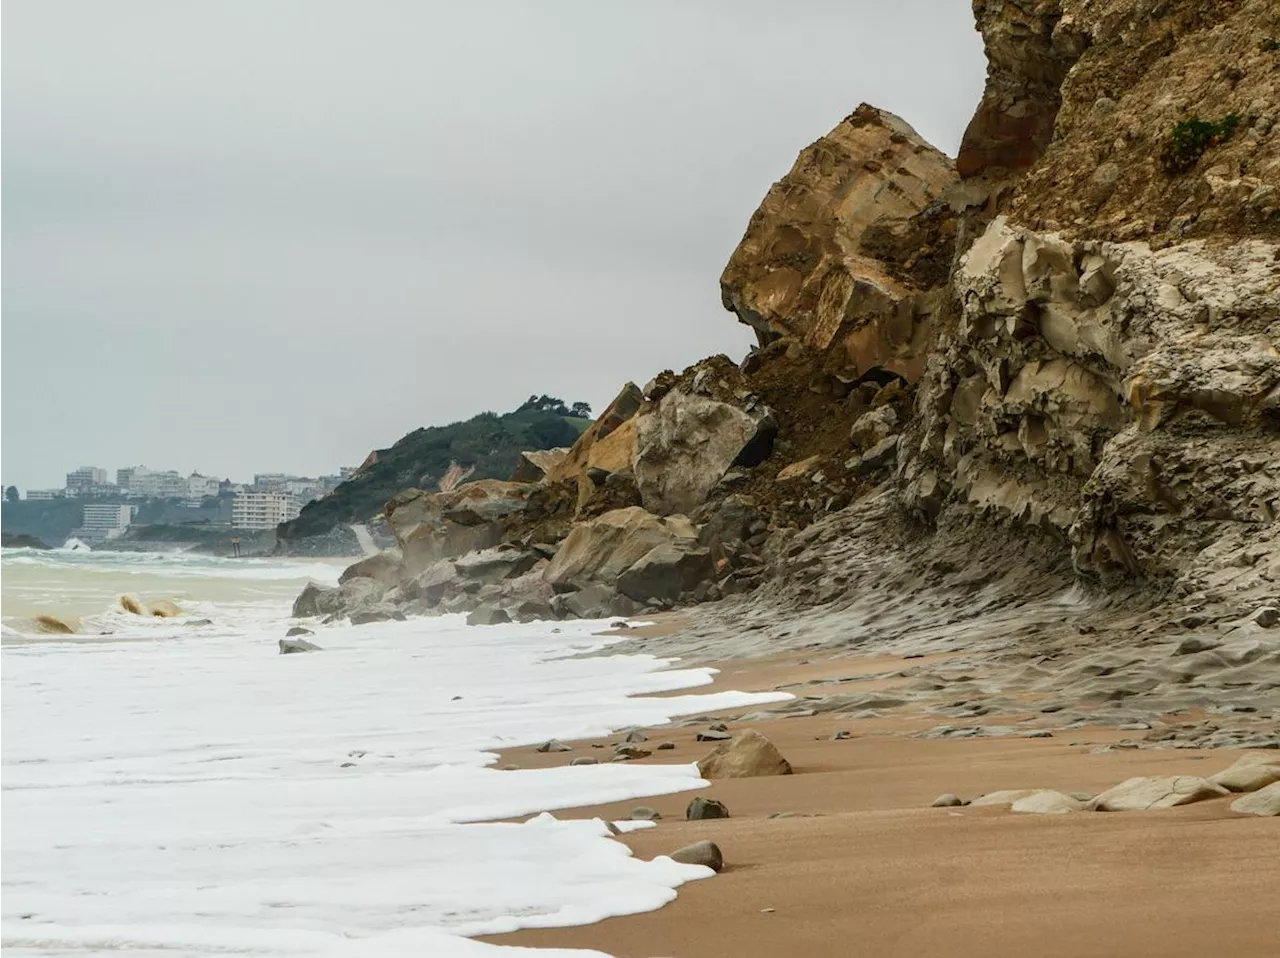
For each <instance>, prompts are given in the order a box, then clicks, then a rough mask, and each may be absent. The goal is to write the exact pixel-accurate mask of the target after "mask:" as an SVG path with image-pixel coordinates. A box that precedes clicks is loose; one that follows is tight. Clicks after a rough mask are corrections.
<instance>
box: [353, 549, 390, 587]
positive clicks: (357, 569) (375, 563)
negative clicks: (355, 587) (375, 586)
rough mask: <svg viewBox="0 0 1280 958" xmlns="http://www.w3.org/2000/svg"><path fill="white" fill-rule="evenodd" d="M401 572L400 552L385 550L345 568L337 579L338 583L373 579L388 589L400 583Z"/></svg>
mask: <svg viewBox="0 0 1280 958" xmlns="http://www.w3.org/2000/svg"><path fill="white" fill-rule="evenodd" d="M403 572H404V563H403V562H402V561H401V558H400V550H399V549H387V550H385V551H383V552H379V553H377V554H376V555H371V556H368V557H366V558H364V559H361V560H360V561H359V562H354V563H352V564H351V565H349V566H347V567H346V569H344V570H343V572H342V575H341V576H339V577H338V582H339V583H343V582H348V581H350V580H351V579H374V580H376V581H378V582H381V583H383V584H384V585H386V586H388V587H390V586H393V585H395V584H396V583H398V582H399V581H400V576H401V573H403Z"/></svg>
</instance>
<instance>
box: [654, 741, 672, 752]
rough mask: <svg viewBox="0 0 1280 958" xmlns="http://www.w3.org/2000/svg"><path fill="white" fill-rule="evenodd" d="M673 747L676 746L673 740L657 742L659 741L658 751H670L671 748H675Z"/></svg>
mask: <svg viewBox="0 0 1280 958" xmlns="http://www.w3.org/2000/svg"><path fill="white" fill-rule="evenodd" d="M675 747H676V743H675V742H659V743H658V751H659V752H666V751H670V750H671V749H673V748H675Z"/></svg>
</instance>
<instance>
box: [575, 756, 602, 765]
mask: <svg viewBox="0 0 1280 958" xmlns="http://www.w3.org/2000/svg"><path fill="white" fill-rule="evenodd" d="M569 764H570V765H599V764H600V760H599V759H598V758H596V757H595V756H594V755H579V756H578V757H577V758H575V759H573V760H572V761H571V762H569Z"/></svg>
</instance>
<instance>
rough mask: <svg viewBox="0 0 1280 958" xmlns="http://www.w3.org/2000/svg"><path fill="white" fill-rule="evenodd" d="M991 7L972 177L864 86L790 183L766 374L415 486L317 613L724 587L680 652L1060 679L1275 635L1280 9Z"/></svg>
mask: <svg viewBox="0 0 1280 958" xmlns="http://www.w3.org/2000/svg"><path fill="white" fill-rule="evenodd" d="M974 14H975V20H976V22H977V25H978V28H979V29H980V30H981V32H982V34H983V38H984V42H985V46H986V50H987V56H988V76H987V86H986V90H985V93H984V95H983V98H982V100H981V102H980V103H979V104H978V105H977V108H976V110H975V113H974V116H973V118H972V120H971V122H970V124H969V127H968V130H967V132H966V134H965V137H964V140H963V143H962V146H961V149H960V154H959V156H958V158H957V159H956V161H955V162H952V161H951V160H950V159H948V158H947V157H945V156H943V155H942V154H941V153H940V152H939V151H937V150H936V149H934V148H933V147H932V146H930V145H929V144H928V143H925V142H924V141H923V140H921V138H920V137H919V136H918V135H917V134H916V133H915V132H914V131H913V130H912V129H911V127H910V126H909V125H908V124H907V123H906V122H905V121H904V120H902V119H901V118H899V117H896V116H893V115H892V114H888V113H886V112H884V111H881V110H878V109H876V108H874V107H871V106H868V105H865V104H864V105H862V106H860V107H858V108H857V109H856V110H855V111H854V112H853V113H852V114H850V115H849V116H848V117H846V118H845V119H844V120H843V121H841V123H840V124H838V125H837V126H836V127H835V128H834V129H833V130H832V131H831V132H829V133H828V134H827V135H826V136H824V137H822V138H820V139H819V140H817V141H816V142H814V143H813V144H811V145H810V146H808V147H807V148H805V149H804V150H803V151H802V152H801V154H800V156H799V158H798V159H797V161H796V163H795V164H794V166H793V167H792V168H791V170H790V171H788V172H787V173H786V174H785V175H784V176H783V177H782V178H781V179H780V180H779V181H778V182H777V183H775V184H774V185H773V186H772V187H771V188H770V189H769V190H768V192H767V194H766V195H765V197H764V200H763V202H762V203H761V205H760V207H759V209H758V210H757V211H756V212H755V214H754V215H753V216H752V217H751V219H750V221H749V223H748V224H747V228H746V231H745V234H744V236H743V239H742V241H741V243H740V244H739V245H738V247H737V249H736V250H734V251H733V253H732V255H731V256H730V258H729V261H728V264H727V266H726V268H725V270H724V272H723V275H722V276H721V280H720V285H721V294H722V300H723V302H724V305H725V307H726V308H727V309H728V310H730V311H731V312H733V313H734V314H735V315H736V316H737V318H738V319H739V320H740V321H741V322H744V323H746V324H748V325H749V326H751V327H752V328H753V329H754V330H755V332H756V334H757V338H758V342H759V347H758V348H757V349H755V350H753V351H752V353H751V354H750V355H749V356H748V357H747V358H746V359H745V360H744V361H743V362H742V363H740V364H737V365H735V364H734V363H733V362H731V361H730V360H728V359H727V358H726V357H712V358H710V359H708V360H705V361H703V362H701V363H698V364H696V365H695V366H693V367H690V368H689V369H687V370H684V371H683V372H681V373H678V374H677V373H674V372H672V371H664V372H662V373H659V374H658V375H657V376H656V377H655V378H654V379H653V380H652V381H651V382H649V383H648V384H646V385H645V386H644V387H643V388H639V387H637V386H635V385H633V384H628V385H627V386H626V387H625V388H624V389H623V390H622V391H621V392H620V393H619V395H618V398H617V399H616V400H615V401H614V403H613V404H612V405H611V406H610V408H609V409H608V410H606V412H605V414H604V415H602V416H601V417H600V418H599V419H598V420H597V421H596V422H595V423H594V424H593V425H592V426H591V427H590V428H589V429H587V430H586V432H584V433H583V434H582V436H581V437H580V438H579V439H578V440H577V442H575V443H574V445H573V447H572V448H571V449H570V450H569V452H568V453H567V454H566V455H565V456H564V457H563V458H560V459H558V460H557V461H554V462H548V463H546V464H545V465H544V466H539V465H537V464H536V463H534V462H532V460H530V462H529V467H528V468H527V469H525V470H524V471H521V472H520V473H518V474H516V475H514V476H513V477H512V478H513V479H515V480H517V481H508V482H494V481H489V482H485V483H469V484H466V485H463V486H461V487H459V488H458V489H456V490H452V491H447V492H435V491H431V490H429V489H426V488H412V489H408V490H405V491H402V492H399V493H398V494H397V495H396V496H394V497H393V498H391V499H390V501H389V502H388V503H387V506H386V509H385V516H386V519H387V522H388V525H389V527H390V529H391V531H392V532H393V534H394V535H395V537H396V539H397V544H398V547H399V550H398V552H397V553H395V554H388V555H387V556H384V557H378V558H377V560H376V562H375V561H373V560H369V561H368V562H366V563H361V564H358V565H357V566H353V567H352V569H351V570H348V571H349V575H348V578H347V581H346V582H345V583H344V585H343V589H344V590H346V591H345V592H343V593H341V594H336V593H335V594H333V595H311V596H310V597H309V598H308V597H304V598H306V599H307V601H306V602H302V600H300V602H302V605H301V606H300V610H301V611H307V612H323V613H326V614H330V615H343V614H350V612H351V610H353V609H355V610H357V611H358V614H361V615H366V616H370V615H371V616H379V615H381V616H386V615H390V614H393V613H396V614H398V613H399V612H401V611H409V612H421V613H432V612H440V611H469V612H470V613H471V615H472V616H473V619H472V620H473V621H476V622H498V621H505V620H506V619H507V618H537V617H547V616H555V617H561V616H593V615H606V614H607V615H616V614H630V613H632V612H636V611H646V610H655V609H665V608H670V607H672V606H677V605H687V604H692V603H702V602H713V603H716V604H715V605H713V606H712V607H711V611H709V612H708V613H707V615H706V616H705V617H704V618H703V619H702V621H703V622H704V625H703V626H702V627H700V628H699V629H698V630H697V633H696V635H697V637H698V641H697V642H695V643H694V644H693V645H692V646H690V641H691V640H690V639H689V637H688V636H685V637H684V638H683V639H682V641H683V642H684V645H682V646H681V647H680V651H681V652H684V653H687V652H688V651H689V650H690V648H691V647H692V648H693V649H694V650H696V651H698V652H701V653H704V654H707V655H715V654H717V653H719V652H723V651H724V648H723V647H722V646H718V645H717V644H716V643H717V642H718V641H720V640H719V639H718V638H717V636H726V635H732V636H734V637H735V641H737V642H738V645H736V646H734V648H735V649H736V650H737V651H738V652H739V653H740V651H741V636H742V635H743V632H744V630H748V631H751V632H752V634H753V635H756V636H758V639H757V640H756V641H757V642H758V647H759V650H760V651H762V652H767V651H770V650H771V649H777V648H780V647H786V646H788V645H795V644H796V643H797V642H799V641H800V639H799V638H797V637H798V636H799V637H803V641H804V644H806V645H823V644H830V645H841V646H844V645H849V644H856V643H859V642H863V641H870V640H871V639H872V638H874V639H875V640H876V641H877V642H878V643H879V644H880V645H881V646H882V647H890V646H891V645H892V643H894V642H895V641H898V640H900V639H901V640H904V641H905V637H908V636H910V637H912V641H915V642H916V643H917V644H918V643H919V642H939V643H954V642H956V641H957V640H958V637H963V641H964V643H965V647H966V648H976V647H978V646H984V645H985V646H994V647H999V648H1002V649H1006V650H1008V651H1007V652H1006V655H1007V656H1009V657H1011V658H1013V659H1015V660H1025V659H1028V658H1032V657H1036V656H1039V657H1041V658H1042V659H1046V660H1047V659H1055V660H1059V661H1060V662H1062V663H1065V662H1067V661H1070V660H1072V659H1075V658H1078V657H1079V656H1080V655H1082V654H1084V653H1085V652H1086V651H1087V650H1088V649H1089V648H1097V647H1104V648H1128V649H1133V648H1136V645H1135V638H1134V637H1135V636H1138V635H1140V636H1141V637H1142V642H1143V643H1147V642H1150V641H1152V640H1154V639H1156V638H1159V640H1160V642H1161V643H1163V642H1165V641H1168V642H1170V643H1173V644H1175V645H1176V644H1178V642H1180V641H1181V639H1182V638H1187V637H1194V636H1192V635H1191V633H1192V631H1194V630H1201V631H1203V630H1205V629H1215V630H1217V631H1218V632H1219V633H1221V634H1223V635H1225V636H1228V637H1235V638H1238V639H1240V641H1242V642H1243V641H1245V640H1246V639H1247V638H1248V637H1250V636H1254V635H1259V634H1262V633H1263V632H1265V630H1266V629H1268V628H1270V627H1271V626H1273V625H1274V624H1276V623H1277V622H1280V614H1276V615H1272V614H1270V612H1268V610H1269V609H1271V608H1272V606H1274V605H1275V604H1276V594H1277V593H1276V590H1277V584H1276V583H1277V582H1280V536H1278V535H1277V530H1278V529H1280V526H1278V525H1277V522H1276V517H1277V515H1278V514H1280V243H1278V241H1280V130H1277V129H1276V122H1277V120H1278V119H1280V117H1277V115H1276V106H1275V104H1276V103H1277V102H1280V97H1278V96H1277V94H1278V93H1280V89H1278V87H1277V83H1278V77H1280V51H1278V49H1277V46H1278V45H1277V43H1276V42H1275V41H1276V38H1280V8H1278V7H1276V5H1275V4H1274V3H1265V2H1240V3H1227V2H1219V3H1213V2H1209V3H1203V2H1191V0H1181V2H1179V0H1162V2H1154V0H1152V2H1148V0H1118V2H1105V3H1104V2H1094V0H1040V2H1030V3H1025V4H1020V5H1013V4H1008V3H1002V2H994V0H978V2H976V3H975V4H974ZM717 600H723V601H719V602H717ZM1086 637H1087V638H1086ZM1015 639H1016V640H1017V642H1016V645H1012V644H1011V643H1014V640H1015ZM1197 641H1204V642H1208V641H1211V640H1209V639H1203V638H1202V639H1198V640H1197ZM1212 641H1218V640H1216V639H1214V640H1212ZM1250 641H1252V640H1250ZM699 643H701V644H699ZM655 644H656V643H655ZM1161 654H1164V653H1161ZM1233 654H1234V653H1233ZM1276 655H1280V651H1277V650H1276V649H1275V648H1274V647H1273V645H1267V644H1266V643H1262V644H1255V645H1251V646H1250V647H1249V649H1248V650H1243V651H1241V652H1240V656H1239V660H1238V661H1237V660H1236V659H1231V660H1228V659H1222V660H1221V661H1218V660H1217V659H1214V661H1213V662H1208V660H1205V662H1199V663H1198V664H1197V665H1196V666H1195V669H1192V670H1191V671H1188V672H1186V674H1185V675H1184V674H1183V673H1182V672H1179V673H1178V675H1179V676H1180V677H1178V678H1176V679H1173V680H1172V681H1175V682H1178V683H1183V682H1186V681H1188V677H1190V676H1192V675H1193V674H1194V675H1195V677H1196V678H1197V684H1196V688H1197V689H1208V690H1215V689H1216V691H1212V692H1209V691H1205V692H1203V693H1197V695H1201V697H1202V698H1203V696H1205V695H1209V696H1213V695H1225V694H1228V692H1227V691H1226V690H1229V689H1232V688H1237V689H1239V688H1254V687H1255V686H1256V689H1255V690H1257V689H1262V688H1265V687H1267V686H1266V683H1267V682H1270V681H1273V678H1274V677H1273V676H1272V677H1270V678H1268V677H1266V676H1261V677H1259V676H1260V673H1257V672H1256V671H1255V672H1254V673H1251V675H1250V676H1248V677H1245V676H1244V675H1243V673H1240V674H1235V673H1234V672H1232V669H1230V668H1227V666H1228V665H1229V664H1230V663H1232V662H1234V663H1235V666H1233V668H1234V667H1236V666H1242V664H1243V663H1253V665H1251V666H1250V667H1251V668H1254V669H1255V670H1256V669H1261V668H1262V667H1263V666H1264V665H1265V663H1266V662H1270V661H1272V660H1274V659H1275V657H1276ZM1259 656H1262V657H1263V658H1259ZM1266 657H1270V658H1266ZM1135 661H1138V660H1135ZM1206 663H1207V664H1206ZM1081 667H1082V668H1084V667H1085V666H1083V665H1082V666H1081ZM1142 667H1143V668H1148V666H1146V665H1144V666H1142ZM1168 669H1169V667H1168V666H1167V665H1166V664H1159V663H1157V664H1152V665H1150V666H1149V670H1150V671H1149V675H1151V676H1158V678H1151V679H1150V683H1151V684H1149V685H1146V686H1142V683H1144V682H1147V679H1145V678H1144V679H1141V680H1133V681H1135V682H1136V683H1137V684H1136V685H1135V686H1134V688H1129V687H1128V686H1126V688H1125V689H1124V690H1123V694H1124V695H1145V694H1146V692H1145V691H1144V690H1143V689H1152V688H1157V687H1162V686H1161V683H1165V682H1167V681H1170V679H1169V674H1170V673H1169V671H1168ZM1196 669H1199V670H1200V672H1203V671H1206V670H1208V671H1213V670H1218V669H1225V671H1222V672H1221V673H1218V672H1214V675H1213V676H1211V677H1208V678H1206V677H1205V676H1204V675H1201V674H1200V672H1197V671H1195V670H1196ZM1229 673H1230V674H1229ZM1233 676H1234V677H1233ZM1219 679H1220V680H1221V682H1219ZM1125 681H1130V679H1129V678H1126V680H1125ZM1232 682H1235V683H1236V685H1232V684H1231V683H1232ZM1139 686H1142V688H1139ZM1135 689H1138V691H1135ZM1090 694H1093V693H1092V692H1091V693H1090ZM1099 694H1101V693H1099ZM1117 694H1120V693H1119V692H1117ZM1231 694H1234V693H1231ZM1151 695H1152V696H1154V695H1155V693H1151ZM1193 697H1194V696H1193ZM1184 698H1185V697H1184ZM1171 701H1172V699H1161V700H1160V702H1156V700H1155V698H1152V700H1151V704H1152V706H1153V707H1155V706H1156V705H1162V706H1163V705H1169V703H1170V702H1171ZM1179 701H1180V702H1181V701H1182V700H1181V699H1179ZM1187 701H1190V699H1187ZM1196 701H1197V702H1199V703H1200V704H1205V702H1208V701H1210V699H1203V701H1202V700H1201V699H1196ZM1179 707H1182V706H1179Z"/></svg>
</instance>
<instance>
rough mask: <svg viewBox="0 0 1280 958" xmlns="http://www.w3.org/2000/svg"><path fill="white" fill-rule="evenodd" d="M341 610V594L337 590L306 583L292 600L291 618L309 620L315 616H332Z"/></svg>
mask: <svg viewBox="0 0 1280 958" xmlns="http://www.w3.org/2000/svg"><path fill="white" fill-rule="evenodd" d="M341 608H342V594H341V593H340V592H339V591H338V590H337V589H328V588H325V587H324V586H322V585H317V584H316V583H314V582H308V583H307V584H306V585H305V586H303V587H302V591H301V592H300V593H298V597H297V598H296V599H294V600H293V617H294V618H295V619H309V618H311V617H313V616H317V615H332V614H333V613H335V612H337V611H339V610H340V609H341Z"/></svg>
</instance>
